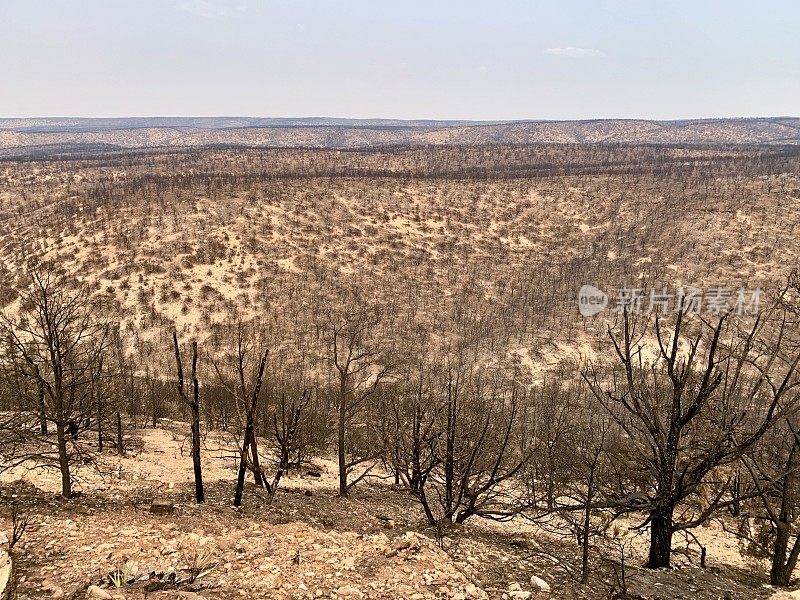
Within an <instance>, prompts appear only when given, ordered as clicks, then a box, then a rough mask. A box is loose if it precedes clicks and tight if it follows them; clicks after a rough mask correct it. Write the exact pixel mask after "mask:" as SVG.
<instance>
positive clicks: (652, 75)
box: [0, 0, 800, 120]
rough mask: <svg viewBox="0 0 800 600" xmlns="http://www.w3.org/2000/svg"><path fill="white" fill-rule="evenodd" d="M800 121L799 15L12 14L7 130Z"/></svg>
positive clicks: (254, 3) (459, 8)
mask: <svg viewBox="0 0 800 600" xmlns="http://www.w3.org/2000/svg"><path fill="white" fill-rule="evenodd" d="M798 114H800V2H798V1H797V0H775V1H770V0H758V1H756V0H748V1H745V0H730V1H716V2H711V1H703V0H694V1H669V0H639V1H634V0H619V1H601V0H600V1H591V0H585V1H581V0H566V1H565V0H560V1H553V2H551V1H542V2H537V1H532V0H530V1H525V0H517V1H515V2H512V1H506V0H491V1H489V0H487V1H485V2H477V1H471V0H461V1H450V0H447V1H437V0H427V1H419V0H393V1H388V0H352V1H351V0H341V1H336V0H285V1H275V0H0V116H4V117H23V116H154V115H158V116H178V115H187V116H201V115H203V116H205V115H208V116H223V115H225V116H232V115H236V116H269V117H279V116H284V117H287V116H291V117H300V116H333V117H396V118H453V119H487V120H491V119H566V118H597V117H644V118H682V117H712V116H765V115H798Z"/></svg>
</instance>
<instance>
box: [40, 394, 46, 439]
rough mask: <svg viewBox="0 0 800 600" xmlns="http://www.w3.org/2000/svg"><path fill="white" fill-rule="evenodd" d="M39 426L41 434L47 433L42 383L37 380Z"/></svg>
mask: <svg viewBox="0 0 800 600" xmlns="http://www.w3.org/2000/svg"><path fill="white" fill-rule="evenodd" d="M39 428H40V430H41V432H42V435H47V411H46V409H45V403H44V384H43V383H42V382H41V381H40V382H39Z"/></svg>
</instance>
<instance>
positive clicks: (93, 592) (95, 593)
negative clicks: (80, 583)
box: [86, 585, 113, 600]
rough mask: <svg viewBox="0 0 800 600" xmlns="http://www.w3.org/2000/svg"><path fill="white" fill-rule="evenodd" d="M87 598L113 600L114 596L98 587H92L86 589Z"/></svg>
mask: <svg viewBox="0 0 800 600" xmlns="http://www.w3.org/2000/svg"><path fill="white" fill-rule="evenodd" d="M86 597H87V598H95V600H113V596H112V595H111V594H109V593H108V592H107V591H105V590H104V589H102V588H99V587H97V586H96V585H90V586H89V587H88V588H86Z"/></svg>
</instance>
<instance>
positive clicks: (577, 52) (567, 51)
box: [544, 46, 605, 58]
mask: <svg viewBox="0 0 800 600" xmlns="http://www.w3.org/2000/svg"><path fill="white" fill-rule="evenodd" d="M544 53H545V54H552V55H553V56H568V57H570V58H597V57H601V56H605V53H603V52H601V51H600V50H595V49H594V48H575V47H573V46H565V47H563V48H548V49H547V50H545V51H544Z"/></svg>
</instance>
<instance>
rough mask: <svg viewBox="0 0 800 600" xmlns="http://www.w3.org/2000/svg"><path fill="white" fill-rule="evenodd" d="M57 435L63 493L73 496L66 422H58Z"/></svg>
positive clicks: (69, 496)
mask: <svg viewBox="0 0 800 600" xmlns="http://www.w3.org/2000/svg"><path fill="white" fill-rule="evenodd" d="M56 436H57V438H58V466H59V468H60V469H61V495H62V496H64V498H72V478H71V477H70V473H69V455H68V454H67V432H66V431H65V430H64V423H63V422H61V421H59V422H57V423H56Z"/></svg>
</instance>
